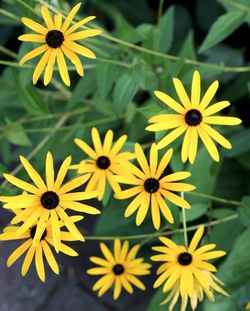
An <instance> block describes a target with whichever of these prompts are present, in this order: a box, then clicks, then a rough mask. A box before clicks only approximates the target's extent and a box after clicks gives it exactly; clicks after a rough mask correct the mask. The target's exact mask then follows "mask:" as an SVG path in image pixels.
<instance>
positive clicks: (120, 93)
mask: <svg viewBox="0 0 250 311" xmlns="http://www.w3.org/2000/svg"><path fill="white" fill-rule="evenodd" d="M137 89H138V85H137V84H136V83H135V81H134V80H133V79H132V78H131V77H130V76H129V74H127V73H126V74H124V75H123V76H121V77H120V78H119V79H118V81H117V83H116V86H115V90H114V96H113V100H114V108H115V110H116V112H117V113H118V114H121V113H122V112H123V111H124V110H125V108H126V106H127V105H128V103H129V102H130V101H131V100H132V99H133V97H134V96H135V94H136V92H137Z"/></svg>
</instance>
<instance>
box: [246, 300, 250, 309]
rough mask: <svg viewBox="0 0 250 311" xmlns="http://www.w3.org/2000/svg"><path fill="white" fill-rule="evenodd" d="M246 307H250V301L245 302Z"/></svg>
mask: <svg viewBox="0 0 250 311" xmlns="http://www.w3.org/2000/svg"><path fill="white" fill-rule="evenodd" d="M246 309H250V301H249V302H248V303H247V305H246Z"/></svg>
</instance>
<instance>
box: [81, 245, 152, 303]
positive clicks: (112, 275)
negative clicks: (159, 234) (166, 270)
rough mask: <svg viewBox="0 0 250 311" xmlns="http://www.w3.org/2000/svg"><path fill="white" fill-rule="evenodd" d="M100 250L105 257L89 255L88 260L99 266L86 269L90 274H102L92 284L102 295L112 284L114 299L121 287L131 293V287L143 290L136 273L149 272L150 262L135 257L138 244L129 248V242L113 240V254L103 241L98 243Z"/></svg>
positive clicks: (118, 294)
mask: <svg viewBox="0 0 250 311" xmlns="http://www.w3.org/2000/svg"><path fill="white" fill-rule="evenodd" d="M100 248H101V251H102V253H103V255H104V257H105V259H103V258H99V257H90V260H91V261H92V262H93V263H95V264H97V265H99V266H100V267H97V268H91V269H89V270H87V273H88V274H90V275H103V276H102V277H101V278H100V279H99V280H98V281H97V282H96V283H95V284H94V286H93V290H94V291H98V296H99V297H100V296H102V295H103V294H104V293H105V292H106V291H107V290H108V289H109V288H110V287H112V285H113V284H114V283H115V284H114V294H113V298H114V299H115V300H116V299H118V297H119V296H120V294H121V290H122V287H124V289H125V290H126V291H127V292H128V293H130V294H132V293H133V287H132V286H131V284H133V285H135V286H136V287H138V288H140V289H142V290H145V286H144V284H143V283H142V282H141V281H140V280H139V279H138V278H137V277H136V276H137V275H147V274H150V271H149V268H150V267H151V265H150V264H148V263H144V262H143V258H135V257H136V254H137V253H138V251H139V248H140V245H135V246H133V247H132V248H131V249H130V250H129V243H128V241H125V242H124V243H123V245H121V242H120V240H115V241H114V255H113V254H112V253H111V252H110V250H109V249H108V247H107V246H106V245H105V244H104V243H100Z"/></svg>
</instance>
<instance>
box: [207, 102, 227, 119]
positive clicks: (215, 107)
mask: <svg viewBox="0 0 250 311" xmlns="http://www.w3.org/2000/svg"><path fill="white" fill-rule="evenodd" d="M228 106H230V102H229V101H221V102H218V103H216V104H214V105H212V106H210V107H208V108H207V109H205V111H203V112H202V116H203V117H206V116H209V115H211V114H215V113H216V112H218V111H221V110H222V109H224V108H225V107H228Z"/></svg>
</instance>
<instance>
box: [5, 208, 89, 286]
mask: <svg viewBox="0 0 250 311" xmlns="http://www.w3.org/2000/svg"><path fill="white" fill-rule="evenodd" d="M15 212H16V214H17V215H21V216H22V210H21V209H20V210H17V211H15ZM69 219H70V221H71V222H72V223H75V222H77V221H79V220H81V219H83V216H71V217H69ZM58 225H59V228H61V227H63V226H64V224H63V222H62V221H60V222H59V224H58ZM19 228H20V227H18V226H8V227H6V228H4V229H3V233H2V234H0V240H1V241H3V240H22V239H26V241H25V242H23V243H22V244H21V245H20V246H19V247H18V248H17V249H16V250H15V251H14V252H13V253H12V254H11V255H10V256H9V258H8V260H7V266H8V267H10V266H12V265H13V264H14V263H15V262H16V261H17V259H18V258H20V257H21V256H22V255H23V254H24V253H25V252H26V251H27V253H26V255H25V258H24V261H23V265H22V270H21V273H22V276H25V275H26V274H27V272H28V270H29V268H30V265H31V262H32V260H33V259H34V261H35V265H36V271H37V274H38V276H39V278H40V279H41V281H43V282H45V270H44V257H45V258H46V260H47V262H48V264H49V266H50V268H51V270H52V271H53V272H54V273H56V274H59V267H58V264H57V262H56V260H55V257H54V255H53V253H52V251H51V248H50V246H54V245H53V237H52V236H53V233H52V226H51V221H49V223H48V226H47V227H46V229H44V231H43V233H42V236H41V240H40V241H39V242H38V243H37V244H36V246H33V241H34V236H35V232H36V225H34V226H31V227H30V228H28V229H27V230H25V231H23V233H21V234H18V230H19ZM61 240H62V241H76V240H77V239H76V238H75V237H74V236H73V235H72V234H71V233H70V232H66V231H61ZM59 251H60V252H62V253H64V254H66V255H69V256H78V254H77V253H76V252H75V251H74V250H73V249H72V248H71V247H69V246H67V245H66V244H64V243H61V244H60V247H59Z"/></svg>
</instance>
